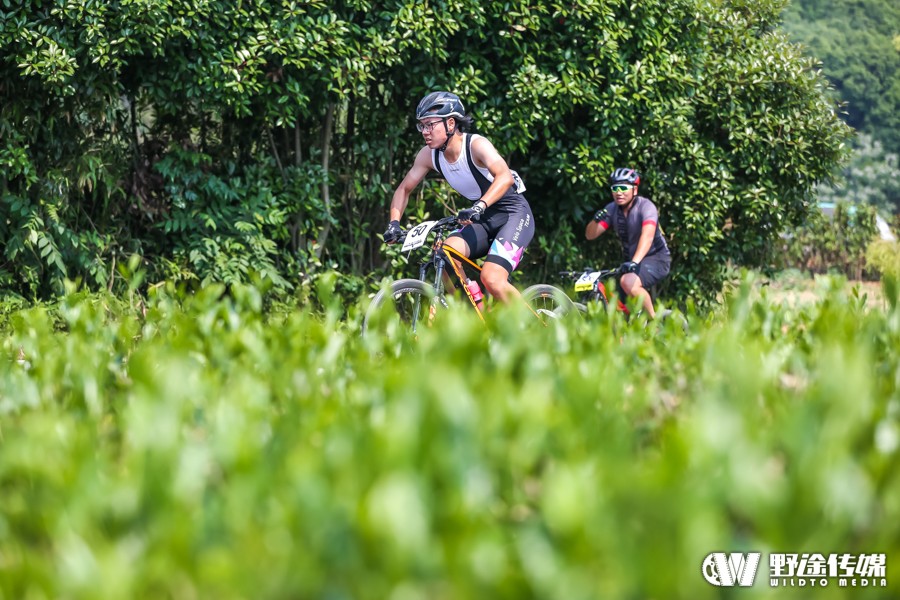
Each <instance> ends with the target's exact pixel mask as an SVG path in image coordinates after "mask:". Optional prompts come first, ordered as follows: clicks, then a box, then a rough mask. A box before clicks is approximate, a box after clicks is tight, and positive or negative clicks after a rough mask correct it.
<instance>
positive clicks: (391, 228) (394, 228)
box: [384, 221, 403, 244]
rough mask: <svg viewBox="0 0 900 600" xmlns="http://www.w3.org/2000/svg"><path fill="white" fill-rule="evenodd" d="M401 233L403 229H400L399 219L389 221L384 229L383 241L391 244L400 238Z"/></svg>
mask: <svg viewBox="0 0 900 600" xmlns="http://www.w3.org/2000/svg"><path fill="white" fill-rule="evenodd" d="M401 235H403V231H401V229H400V221H391V222H390V223H388V226H387V229H385V230H384V243H385V244H393V243H394V242H396V241H397V240H399V239H400V236H401Z"/></svg>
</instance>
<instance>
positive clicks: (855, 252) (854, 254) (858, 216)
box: [776, 203, 878, 279]
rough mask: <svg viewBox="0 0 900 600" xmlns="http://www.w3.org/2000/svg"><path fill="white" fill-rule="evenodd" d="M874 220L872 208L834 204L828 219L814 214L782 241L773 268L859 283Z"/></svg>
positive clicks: (874, 231)
mask: <svg viewBox="0 0 900 600" xmlns="http://www.w3.org/2000/svg"><path fill="white" fill-rule="evenodd" d="M875 217H876V212H875V208H874V207H872V206H868V205H865V204H850V205H848V204H846V203H838V204H837V205H836V206H835V208H834V212H833V214H831V215H827V214H825V213H824V212H823V211H818V212H816V213H814V214H813V215H811V216H810V219H809V221H808V222H806V223H804V224H803V225H802V226H801V227H798V228H797V229H795V230H794V231H792V232H791V233H790V234H789V235H788V236H786V237H785V239H784V252H783V253H782V254H781V255H780V261H779V262H778V263H777V265H776V266H777V268H796V269H801V270H804V271H807V272H809V273H810V274H814V273H827V272H831V271H833V272H837V273H842V274H843V275H845V276H847V277H850V278H853V279H862V278H863V273H864V272H865V271H866V251H867V248H868V247H869V245H870V244H871V243H872V242H873V240H875V239H876V238H877V236H878V229H877V227H876V225H875Z"/></svg>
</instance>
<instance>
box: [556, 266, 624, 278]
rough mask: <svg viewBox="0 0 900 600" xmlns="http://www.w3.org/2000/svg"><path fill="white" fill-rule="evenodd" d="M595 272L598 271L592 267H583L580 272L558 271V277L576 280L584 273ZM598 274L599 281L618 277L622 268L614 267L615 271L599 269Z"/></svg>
mask: <svg viewBox="0 0 900 600" xmlns="http://www.w3.org/2000/svg"><path fill="white" fill-rule="evenodd" d="M597 271H598V270H597V269H594V268H593V267H585V268H584V269H582V270H581V271H560V272H559V275H560V277H567V278H570V279H578V278H579V277H581V276H582V275H584V274H585V273H595V272H597ZM599 273H600V279H607V278H609V277H618V276H619V275H621V274H622V268H621V267H616V268H615V269H600V270H599Z"/></svg>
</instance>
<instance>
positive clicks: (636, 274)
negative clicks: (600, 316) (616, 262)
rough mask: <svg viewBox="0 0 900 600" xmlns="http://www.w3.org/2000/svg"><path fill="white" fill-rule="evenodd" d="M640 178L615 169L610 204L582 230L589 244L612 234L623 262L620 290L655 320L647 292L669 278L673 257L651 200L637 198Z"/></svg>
mask: <svg viewBox="0 0 900 600" xmlns="http://www.w3.org/2000/svg"><path fill="white" fill-rule="evenodd" d="M640 183H641V177H640V175H639V174H638V173H637V171H635V170H634V169H616V170H615V171H613V173H612V175H611V176H610V178H609V184H610V188H611V190H612V195H613V201H612V202H610V203H609V204H607V205H606V207H604V208H602V209H600V210H598V211H597V212H596V213H595V214H594V218H593V220H592V221H591V222H590V223H588V224H587V227H586V228H585V232H584V234H585V236H586V237H587V239H589V240H593V239H596V238H597V237H598V236H600V235H602V234H603V233H604V232H605V231H606V230H607V229H609V228H612V229H614V230H615V232H616V235H617V236H618V238H619V241H620V242H622V251H623V255H624V258H625V262H624V263H622V266H621V269H622V271H623V272H624V274H623V275H622V276H621V277H620V278H619V289H620V290H621V292H623V293H624V294H626V295H627V296H633V297H636V298H640V299H641V302H642V304H643V307H644V310H646V311H647V314H648V315H650V317H651V318H655V317H656V312H655V311H654V310H653V299H652V298H651V297H650V293H649V292H648V291H647V289H648V288H651V287H653V286H654V285H656V284H657V283H659V282H660V281H662V280H663V279H665V278H666V277H667V276H668V275H669V270H670V268H671V266H672V257H671V255H670V254H669V247H668V246H667V245H666V240H665V238H664V237H663V235H662V230H661V229H660V227H659V211H657V209H656V205H654V204H653V203H652V202H650V200H648V199H647V198H644V197H643V196H638V185H640Z"/></svg>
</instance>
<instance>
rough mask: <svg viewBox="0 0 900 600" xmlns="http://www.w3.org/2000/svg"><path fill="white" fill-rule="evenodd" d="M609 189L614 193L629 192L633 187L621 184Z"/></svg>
mask: <svg viewBox="0 0 900 600" xmlns="http://www.w3.org/2000/svg"><path fill="white" fill-rule="evenodd" d="M609 189H611V190H612V191H613V192H627V191H628V190H630V189H631V186H630V185H621V184H620V185H611V186H609Z"/></svg>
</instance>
